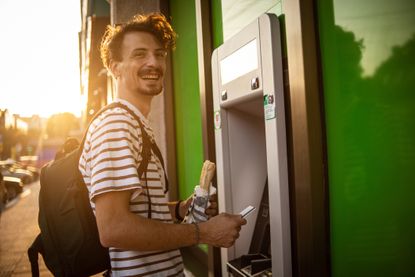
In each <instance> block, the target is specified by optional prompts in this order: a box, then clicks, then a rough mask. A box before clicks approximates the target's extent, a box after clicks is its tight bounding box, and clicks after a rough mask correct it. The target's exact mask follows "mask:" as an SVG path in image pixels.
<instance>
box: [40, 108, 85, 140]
mask: <svg viewBox="0 0 415 277" xmlns="http://www.w3.org/2000/svg"><path fill="white" fill-rule="evenodd" d="M78 129H79V120H78V118H77V117H76V116H75V115H73V114H71V113H67V112H66V113H59V114H54V115H52V116H50V117H49V119H48V122H47V124H46V133H47V135H48V137H50V138H55V137H61V138H66V137H68V136H69V133H70V131H72V130H78Z"/></svg>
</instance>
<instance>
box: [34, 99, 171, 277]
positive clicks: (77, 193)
mask: <svg viewBox="0 0 415 277" xmlns="http://www.w3.org/2000/svg"><path fill="white" fill-rule="evenodd" d="M114 107H121V108H122V109H124V110H127V111H128V112H129V113H130V114H131V115H132V116H133V117H134V118H135V119H136V120H137V122H138V123H139V126H140V129H141V133H142V138H143V147H142V149H143V152H142V153H141V155H142V156H143V160H142V162H141V163H140V166H139V168H138V169H137V171H138V175H139V176H140V178H141V177H142V176H143V174H145V173H146V169H147V166H148V162H149V159H150V157H151V156H150V155H151V150H153V152H154V153H155V154H156V155H157V156H158V158H159V159H160V162H161V164H162V165H163V170H164V161H163V158H162V156H161V153H160V150H159V149H158V147H157V145H156V144H155V143H154V142H152V141H151V140H150V137H149V136H148V134H147V132H146V131H145V129H144V126H143V124H142V122H141V120H140V119H139V118H138V117H137V116H136V115H135V114H134V113H133V112H132V111H131V110H130V109H129V108H128V107H127V106H125V105H123V104H121V103H118V102H114V103H112V104H110V105H108V106H106V107H104V108H103V109H101V110H100V111H99V112H98V113H97V114H96V115H95V117H94V118H93V119H92V120H91V122H92V121H93V120H94V119H95V118H96V117H97V116H98V115H99V114H101V113H102V112H103V111H105V110H107V109H110V108H114ZM86 130H88V128H87V129H86ZM85 138H86V132H85V134H84V137H83V139H82V142H81V144H80V146H79V147H78V149H76V150H74V151H72V152H71V153H69V154H68V155H66V156H65V157H63V158H61V159H59V160H56V161H52V162H49V163H48V164H46V165H45V166H44V167H42V170H41V175H40V191H39V219H38V220H39V227H40V234H39V235H38V236H37V237H36V239H35V240H34V242H33V243H32V245H31V246H30V247H29V249H28V256H29V260H30V263H31V269H32V276H39V266H38V253H41V254H42V256H43V259H44V261H45V264H46V266H47V268H48V269H49V270H50V271H51V272H52V273H53V275H54V276H62V277H67V276H71V277H75V276H76V277H82V276H90V275H94V274H97V273H100V272H103V271H106V270H109V269H110V268H111V265H110V258H109V252H108V249H107V248H104V247H103V246H102V245H101V243H100V240H99V234H98V228H97V224H96V219H95V216H94V214H93V211H92V208H91V206H90V203H89V195H88V190H87V187H86V185H85V183H84V181H83V178H82V175H81V173H80V172H79V169H78V162H79V158H80V155H81V154H82V149H83V145H84V142H85ZM164 175H165V180H166V191H167V189H168V182H167V177H166V174H164ZM146 187H147V186H146ZM147 190H148V188H147ZM147 192H148V191H147ZM147 196H148V193H147ZM148 202H149V213H148V217H149V218H151V201H150V198H149V196H148Z"/></svg>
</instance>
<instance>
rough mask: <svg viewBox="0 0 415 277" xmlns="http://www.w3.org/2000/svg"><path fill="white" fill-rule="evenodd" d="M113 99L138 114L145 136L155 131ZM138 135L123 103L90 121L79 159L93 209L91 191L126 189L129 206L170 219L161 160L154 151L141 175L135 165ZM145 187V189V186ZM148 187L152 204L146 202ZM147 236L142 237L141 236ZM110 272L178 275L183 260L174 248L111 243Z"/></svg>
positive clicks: (139, 148) (143, 213)
mask: <svg viewBox="0 0 415 277" xmlns="http://www.w3.org/2000/svg"><path fill="white" fill-rule="evenodd" d="M116 101H118V102H120V103H122V104H124V105H126V106H128V107H129V108H130V109H131V110H132V111H133V112H135V113H136V114H137V116H138V117H139V118H140V119H141V122H142V123H143V125H144V128H145V130H146V131H147V133H148V135H149V136H150V139H151V140H153V141H154V134H153V131H152V129H151V127H150V126H149V123H148V121H147V119H146V118H145V117H144V116H143V115H142V114H141V113H140V111H139V110H138V109H137V108H136V107H135V106H133V105H132V104H130V103H129V102H127V101H125V100H123V99H117V100H116ZM141 153H142V137H141V129H140V127H139V125H138V123H137V121H136V120H135V119H134V118H133V117H132V116H131V115H130V114H129V113H128V112H127V111H126V110H124V109H122V108H118V107H116V108H112V109H108V110H106V111H104V112H103V113H102V114H101V115H99V116H98V118H96V119H95V120H94V121H93V122H92V123H91V125H90V127H89V129H88V133H87V137H86V141H85V145H84V149H83V152H82V155H81V158H80V160H79V169H80V171H81V173H82V175H83V178H84V181H85V183H86V185H87V187H88V191H89V196H90V200H91V201H90V202H91V207H92V209H93V210H94V212H95V203H94V202H95V197H96V196H97V195H100V194H103V193H109V192H113V191H124V190H131V191H132V194H131V198H130V211H131V212H132V213H134V214H137V216H138V215H139V216H142V217H147V216H148V209H149V207H151V218H152V219H153V220H159V221H162V222H165V223H173V221H172V218H171V215H170V212H169V208H168V206H167V202H168V199H167V196H166V194H165V193H164V189H165V185H166V184H165V181H164V175H163V174H164V173H163V168H162V165H161V163H160V161H159V159H158V158H157V156H156V155H154V153H153V152H152V153H151V159H150V161H149V163H148V168H147V173H146V174H144V176H143V178H142V179H140V178H139V176H138V173H137V168H138V166H139V164H140V162H141V159H142V157H141ZM147 189H148V190H147ZM147 192H148V193H149V195H150V199H151V205H149V203H148V196H147ZM142 239H147V238H142ZM109 252H110V258H111V267H112V269H111V270H112V276H182V275H183V262H182V258H181V255H180V252H179V250H171V251H153V252H144V251H128V250H123V249H116V248H110V249H109Z"/></svg>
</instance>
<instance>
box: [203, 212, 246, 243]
mask: <svg viewBox="0 0 415 277" xmlns="http://www.w3.org/2000/svg"><path fill="white" fill-rule="evenodd" d="M245 224H246V220H245V219H243V218H242V217H241V215H233V214H227V213H221V214H220V215H217V216H215V217H212V218H211V219H210V220H208V221H206V222H203V223H199V227H200V242H201V243H207V244H209V245H212V246H215V247H225V248H228V247H231V246H232V245H233V244H234V243H235V241H236V239H237V238H238V237H239V232H240V231H241V226H242V225H245Z"/></svg>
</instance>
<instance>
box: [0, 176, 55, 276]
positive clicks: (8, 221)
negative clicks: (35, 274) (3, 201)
mask: <svg viewBox="0 0 415 277" xmlns="http://www.w3.org/2000/svg"><path fill="white" fill-rule="evenodd" d="M38 195H39V181H37V182H34V183H32V184H30V185H26V187H25V190H24V191H23V193H22V194H21V195H20V197H19V199H17V200H15V201H14V202H13V203H10V204H11V205H8V208H6V210H5V211H3V213H2V215H1V218H0V277H8V276H18V277H26V276H27V277H29V276H32V274H31V271H30V262H29V259H28V258H27V248H28V247H29V246H30V244H31V243H32V241H33V240H34V238H35V237H36V236H37V234H38V233H39V227H38V225H37V215H38ZM39 270H40V276H42V277H43V276H47V277H49V276H53V275H52V274H51V273H50V272H49V271H48V270H47V268H46V266H45V265H44V263H43V260H42V257H41V256H40V255H39Z"/></svg>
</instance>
